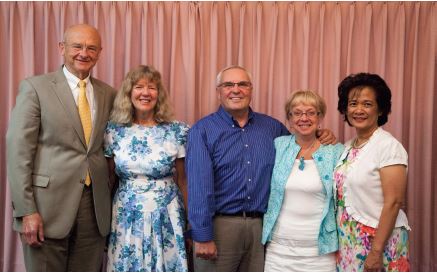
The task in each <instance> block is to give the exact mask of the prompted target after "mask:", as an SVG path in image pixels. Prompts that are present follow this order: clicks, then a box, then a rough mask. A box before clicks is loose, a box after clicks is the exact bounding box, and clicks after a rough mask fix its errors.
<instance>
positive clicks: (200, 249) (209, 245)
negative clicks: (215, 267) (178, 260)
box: [194, 241, 217, 260]
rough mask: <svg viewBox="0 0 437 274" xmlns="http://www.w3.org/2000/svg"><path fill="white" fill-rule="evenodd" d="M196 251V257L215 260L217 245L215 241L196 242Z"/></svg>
mask: <svg viewBox="0 0 437 274" xmlns="http://www.w3.org/2000/svg"><path fill="white" fill-rule="evenodd" d="M194 252H196V254H195V255H196V257H199V258H202V259H204V260H214V259H216V258H217V247H216V246H215V243H214V241H209V242H194Z"/></svg>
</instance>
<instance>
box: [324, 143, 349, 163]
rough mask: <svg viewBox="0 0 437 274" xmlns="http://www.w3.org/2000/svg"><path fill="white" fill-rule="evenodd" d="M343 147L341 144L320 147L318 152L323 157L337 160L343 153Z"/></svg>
mask: <svg viewBox="0 0 437 274" xmlns="http://www.w3.org/2000/svg"><path fill="white" fill-rule="evenodd" d="M343 150H344V145H343V144H342V143H337V144H335V145H320V148H319V152H320V153H321V154H322V155H324V156H328V157H331V158H333V159H334V160H338V158H339V157H340V155H341V154H342V153H343Z"/></svg>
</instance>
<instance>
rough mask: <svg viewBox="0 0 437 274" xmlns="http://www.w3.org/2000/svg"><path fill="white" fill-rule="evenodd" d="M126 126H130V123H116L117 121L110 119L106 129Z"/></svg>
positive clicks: (111, 129) (113, 129) (110, 129)
mask: <svg viewBox="0 0 437 274" xmlns="http://www.w3.org/2000/svg"><path fill="white" fill-rule="evenodd" d="M126 127H128V125H126V124H120V123H116V122H113V121H109V122H108V123H107V124H106V130H109V131H116V130H117V129H120V128H126Z"/></svg>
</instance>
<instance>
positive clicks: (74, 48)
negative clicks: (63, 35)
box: [62, 42, 102, 54]
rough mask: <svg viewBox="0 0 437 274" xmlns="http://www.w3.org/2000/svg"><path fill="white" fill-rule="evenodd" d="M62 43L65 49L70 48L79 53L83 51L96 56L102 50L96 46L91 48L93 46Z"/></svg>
mask: <svg viewBox="0 0 437 274" xmlns="http://www.w3.org/2000/svg"><path fill="white" fill-rule="evenodd" d="M62 43H63V44H64V46H65V47H70V48H72V49H73V50H74V51H76V52H80V51H83V50H84V49H85V51H86V52H90V53H93V54H97V53H98V52H99V51H100V50H101V49H102V48H101V47H98V46H93V45H91V46H87V45H83V44H80V43H71V44H68V43H67V42H62ZM79 46H80V48H79Z"/></svg>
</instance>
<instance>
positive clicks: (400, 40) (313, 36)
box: [0, 2, 437, 271]
mask: <svg viewBox="0 0 437 274" xmlns="http://www.w3.org/2000/svg"><path fill="white" fill-rule="evenodd" d="M76 23H88V24H91V25H94V26H95V27H97V28H98V30H99V31H100V33H101V35H102V39H103V52H102V55H101V58H100V61H99V62H98V64H97V66H96V67H95V69H94V71H93V75H94V76H96V77H97V78H100V79H101V80H103V81H106V82H107V83H109V84H110V85H112V86H114V87H116V88H119V86H120V83H121V81H122V78H123V76H124V75H125V73H126V72H127V71H128V70H129V69H130V68H132V67H134V66H136V65H139V64H152V65H154V66H155V67H156V68H157V69H158V70H160V71H161V72H162V74H163V77H164V83H165V84H166V86H167V88H168V90H169V91H170V95H171V100H172V102H173V104H174V108H175V113H176V118H177V119H179V120H182V121H185V122H188V123H189V124H193V123H194V122H196V121H197V120H198V119H199V118H201V117H203V116H204V115H206V114H209V113H211V112H213V111H215V110H216V109H217V106H218V101H217V96H216V94H215V89H214V81H215V76H216V74H217V72H218V70H220V69H221V68H222V67H224V66H227V65H231V64H239V65H242V66H245V67H247V68H248V69H249V70H250V71H251V72H252V75H253V82H254V98H253V102H252V107H253V109H254V110H256V111H259V112H263V113H266V114H269V115H271V116H273V117H276V118H278V119H279V120H281V121H285V118H284V111H283V106H284V102H285V99H286V97H287V95H288V94H289V93H290V92H291V91H293V90H296V89H313V90H316V91H318V92H319V93H320V94H321V95H322V96H323V97H324V98H325V99H326V101H327V105H328V113H327V116H326V118H325V121H324V127H326V128H330V129H331V130H332V131H333V132H334V133H335V134H336V136H338V139H339V140H340V141H341V142H344V141H345V140H347V139H349V138H351V137H352V136H353V133H354V132H353V130H352V129H351V128H349V127H348V126H347V125H346V124H345V123H344V122H343V121H342V118H341V117H340V115H339V114H338V112H337V110H336V106H337V91H336V88H337V85H338V83H339V82H340V81H341V80H342V79H343V78H344V77H345V76H347V75H348V74H350V73H356V72H361V71H368V72H373V73H378V74H380V75H381V76H382V77H383V78H384V79H385V80H386V81H387V82H388V84H389V86H390V87H391V89H392V92H393V112H392V114H391V116H389V122H388V124H387V125H386V126H385V129H387V130H388V131H390V132H391V133H392V134H393V135H394V136H395V137H396V138H397V139H398V140H400V141H401V142H402V144H403V145H404V146H405V148H406V149H407V151H408V153H409V176H408V193H407V205H406V211H407V214H408V218H409V221H410V224H411V227H412V231H411V234H410V240H411V262H412V270H414V271H437V263H436V260H435V258H436V257H437V248H436V246H437V233H436V231H437V229H436V225H437V223H436V222H437V221H436V220H437V198H436V197H435V195H436V194H437V191H436V187H437V185H436V180H437V116H436V115H435V113H436V112H437V95H436V87H437V83H436V71H437V70H436V67H437V62H436V39H437V35H436V34H437V6H436V2H0V60H1V63H2V64H1V66H0V92H1V99H0V109H1V111H0V133H1V140H0V180H1V183H0V199H1V202H0V203H1V206H2V210H0V269H1V270H3V271H23V270H24V264H23V258H22V251H21V244H20V241H19V238H18V236H17V234H16V233H15V232H13V231H12V228H11V223H12V210H11V201H10V198H9V190H8V185H7V176H6V159H5V149H6V145H5V138H4V136H5V134H6V131H7V127H8V121H9V116H10V113H11V110H12V108H13V106H14V105H15V97H16V94H17V88H18V83H19V81H20V80H21V79H23V78H25V77H28V76H31V75H36V74H42V73H46V72H49V71H53V70H56V69H58V68H59V67H60V65H61V64H62V58H61V56H60V54H59V52H58V49H57V43H58V42H59V41H61V39H62V34H63V32H64V30H65V28H66V27H67V26H69V25H71V24H76ZM54 206H56V205H54Z"/></svg>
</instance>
